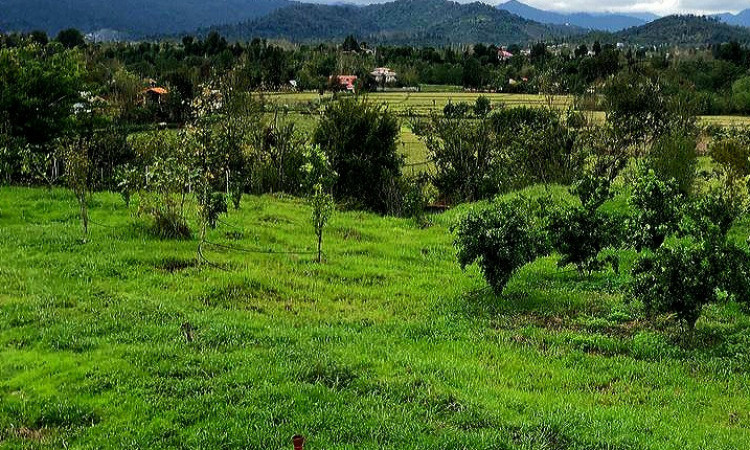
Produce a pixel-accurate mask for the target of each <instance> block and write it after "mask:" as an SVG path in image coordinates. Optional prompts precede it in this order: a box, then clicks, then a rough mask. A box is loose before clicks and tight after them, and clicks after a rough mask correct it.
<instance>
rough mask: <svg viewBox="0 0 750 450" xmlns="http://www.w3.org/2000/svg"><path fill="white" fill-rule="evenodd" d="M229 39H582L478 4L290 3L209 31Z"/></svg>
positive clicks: (402, 0)
mask: <svg viewBox="0 0 750 450" xmlns="http://www.w3.org/2000/svg"><path fill="white" fill-rule="evenodd" d="M212 30H215V31H218V32H219V33H221V34H222V35H223V36H226V37H228V38H229V39H241V40H244V39H248V38H251V37H266V38H284V39H288V40H291V41H295V42H302V41H322V40H331V39H341V38H343V37H345V36H347V35H350V34H351V35H354V36H355V37H357V38H358V39H364V40H367V41H368V42H372V43H389V44H410V45H446V44H465V43H476V42H485V43H495V44H506V45H507V44H514V43H524V42H530V41H536V40H547V39H553V38H561V37H564V36H568V35H573V34H582V33H583V32H584V31H585V30H583V29H581V28H578V27H572V26H566V25H556V24H541V23H538V22H534V21H531V20H527V19H524V18H522V17H519V16H517V15H514V14H511V13H509V12H508V11H503V10H500V9H497V8H495V7H493V6H490V5H487V4H484V3H479V2H476V3H468V4H461V3H456V2H452V1H446V0H396V1H393V2H389V3H382V4H373V5H367V6H342V5H321V4H305V3H300V4H295V5H292V6H290V7H287V8H282V9H278V10H276V11H274V12H272V13H270V14H268V15H266V16H263V17H261V18H258V19H255V20H251V21H246V22H243V23H240V24H238V25H229V26H222V27H213V28H212Z"/></svg>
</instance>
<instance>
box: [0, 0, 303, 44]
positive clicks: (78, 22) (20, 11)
mask: <svg viewBox="0 0 750 450" xmlns="http://www.w3.org/2000/svg"><path fill="white" fill-rule="evenodd" d="M291 4H292V2H291V1H288V0H0V31H32V30H43V31H46V32H47V33H49V34H52V35H54V34H56V33H57V32H58V31H60V30H62V29H65V28H78V29H79V30H81V31H84V32H86V33H90V32H96V31H98V30H107V31H106V32H107V33H113V32H119V33H126V34H128V35H130V36H134V37H138V36H148V35H157V34H161V35H167V34H174V33H180V32H186V31H192V30H196V29H198V28H201V27H209V26H212V25H221V24H229V23H238V22H241V21H243V20H250V19H253V18H257V17H261V16H264V15H267V14H268V13H270V12H272V11H274V10H276V9H279V8H283V7H285V6H289V5H291Z"/></svg>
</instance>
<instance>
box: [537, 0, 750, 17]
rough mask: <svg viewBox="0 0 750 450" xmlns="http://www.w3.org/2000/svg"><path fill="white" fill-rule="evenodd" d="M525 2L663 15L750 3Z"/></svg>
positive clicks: (719, 0)
mask: <svg viewBox="0 0 750 450" xmlns="http://www.w3.org/2000/svg"><path fill="white" fill-rule="evenodd" d="M525 3H527V4H529V5H531V6H534V7H536V8H540V9H551V10H555V11H587V12H588V11H597V12H605V11H613V12H615V11H616V12H651V13H655V14H660V15H666V14H676V13H696V14H708V13H717V12H727V11H730V12H738V11H740V10H742V9H745V8H748V7H750V4H749V3H748V1H747V0H634V1H631V2H622V1H619V0H597V1H592V0H553V1H552V2H549V1H545V0H526V1H525Z"/></svg>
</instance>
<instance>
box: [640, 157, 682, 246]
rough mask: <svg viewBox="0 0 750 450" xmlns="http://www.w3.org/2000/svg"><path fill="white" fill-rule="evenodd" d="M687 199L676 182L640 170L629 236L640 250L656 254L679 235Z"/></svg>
mask: <svg viewBox="0 0 750 450" xmlns="http://www.w3.org/2000/svg"><path fill="white" fill-rule="evenodd" d="M684 201H685V198H684V197H683V195H682V193H681V192H680V191H679V186H678V184H677V182H675V180H674V179H670V180H669V181H663V179H662V178H661V177H658V176H657V175H656V173H655V172H654V171H653V170H648V171H646V170H644V169H639V171H637V172H636V175H635V179H634V182H633V191H632V193H631V195H630V197H628V205H629V206H630V207H631V209H632V211H633V214H632V216H631V217H630V218H629V219H628V222H627V227H628V235H629V239H630V240H631V243H632V244H633V245H634V246H635V248H636V250H639V251H640V250H641V249H643V248H648V249H651V250H655V249H657V248H659V247H660V246H661V244H662V243H663V242H664V240H665V239H666V237H667V236H668V235H670V234H672V233H674V232H675V231H677V228H678V225H679V223H680V217H681V215H682V207H683V204H684Z"/></svg>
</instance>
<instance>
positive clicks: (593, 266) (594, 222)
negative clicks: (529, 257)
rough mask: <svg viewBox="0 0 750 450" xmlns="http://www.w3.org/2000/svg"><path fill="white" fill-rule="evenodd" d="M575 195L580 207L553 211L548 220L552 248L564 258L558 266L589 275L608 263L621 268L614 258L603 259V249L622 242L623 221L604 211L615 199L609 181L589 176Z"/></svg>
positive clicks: (576, 185) (578, 183)
mask: <svg viewBox="0 0 750 450" xmlns="http://www.w3.org/2000/svg"><path fill="white" fill-rule="evenodd" d="M571 193H572V194H573V195H575V196H577V197H578V198H579V199H580V201H581V203H580V205H577V206H567V207H559V208H556V209H552V210H551V212H550V214H549V216H548V218H547V226H546V228H547V231H548V234H549V239H550V242H551V246H552V248H553V249H554V250H555V251H556V252H558V253H560V256H561V258H560V261H559V262H558V265H559V266H560V267H564V266H567V265H569V264H573V265H575V266H576V268H577V269H578V270H579V271H580V272H588V273H589V274H590V273H591V272H592V271H595V270H600V269H601V268H603V267H604V266H605V265H606V264H607V263H608V262H609V263H611V264H613V265H614V266H615V268H617V266H616V262H615V261H613V260H612V259H611V258H608V259H600V258H599V254H600V253H601V252H602V250H604V249H605V248H607V247H611V246H617V245H619V243H620V240H621V238H620V234H621V233H620V223H621V221H620V220H618V218H617V217H613V216H610V215H608V214H606V213H604V212H603V211H601V210H600V207H601V206H602V205H603V204H604V202H606V201H607V200H608V199H609V198H610V197H611V194H610V189H609V182H608V181H607V180H606V179H604V178H598V177H593V176H586V177H583V178H582V179H581V180H579V181H577V182H576V183H575V184H574V185H573V187H572V188H571Z"/></svg>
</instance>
